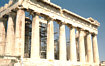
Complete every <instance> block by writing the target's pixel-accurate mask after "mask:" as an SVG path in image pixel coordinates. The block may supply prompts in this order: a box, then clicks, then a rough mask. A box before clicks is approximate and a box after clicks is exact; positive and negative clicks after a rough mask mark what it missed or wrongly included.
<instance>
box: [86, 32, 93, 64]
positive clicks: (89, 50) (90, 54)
mask: <svg viewBox="0 0 105 66" xmlns="http://www.w3.org/2000/svg"><path fill="white" fill-rule="evenodd" d="M87 61H88V62H90V63H92V62H93V50H92V41H91V33H88V34H87Z"/></svg>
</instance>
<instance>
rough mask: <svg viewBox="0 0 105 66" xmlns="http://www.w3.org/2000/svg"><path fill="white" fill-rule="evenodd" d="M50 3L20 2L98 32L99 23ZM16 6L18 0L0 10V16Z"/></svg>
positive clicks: (58, 18)
mask: <svg viewBox="0 0 105 66" xmlns="http://www.w3.org/2000/svg"><path fill="white" fill-rule="evenodd" d="M48 3H50V2H48ZM52 4H53V3H50V4H47V5H46V4H45V3H43V1H41V2H37V1H36V0H34V2H31V1H30V0H29V1H28V0H27V1H26V0H25V1H24V2H23V3H22V6H23V8H25V9H30V10H33V11H34V12H37V13H40V14H42V15H45V16H48V17H50V18H52V19H54V20H59V21H61V22H63V23H65V24H70V25H72V26H74V27H79V28H82V29H83V30H86V31H89V32H91V33H95V34H98V30H97V28H98V26H99V24H94V23H92V22H90V21H89V20H88V19H85V18H83V17H81V16H79V15H77V14H75V13H72V12H69V11H68V10H66V9H60V7H58V6H57V5H56V6H55V5H54V4H53V5H52ZM52 6H53V7H52ZM18 7H19V4H18V2H15V3H14V4H13V5H12V6H10V7H8V8H7V9H5V10H3V11H2V12H0V18H2V17H3V16H4V15H5V14H9V13H10V12H11V11H12V10H13V9H16V8H18ZM57 8H58V9H57Z"/></svg>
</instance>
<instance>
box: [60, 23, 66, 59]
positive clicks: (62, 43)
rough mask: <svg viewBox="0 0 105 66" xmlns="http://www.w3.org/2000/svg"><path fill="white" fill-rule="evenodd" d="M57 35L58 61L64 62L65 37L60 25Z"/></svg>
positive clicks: (62, 25)
mask: <svg viewBox="0 0 105 66" xmlns="http://www.w3.org/2000/svg"><path fill="white" fill-rule="evenodd" d="M59 31H60V34H59V59H60V60H66V36H65V25H64V24H60V29H59Z"/></svg>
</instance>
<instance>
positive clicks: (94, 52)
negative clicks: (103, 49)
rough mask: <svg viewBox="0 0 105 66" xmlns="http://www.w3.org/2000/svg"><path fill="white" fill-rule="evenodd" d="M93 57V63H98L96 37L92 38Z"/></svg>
mask: <svg viewBox="0 0 105 66" xmlns="http://www.w3.org/2000/svg"><path fill="white" fill-rule="evenodd" d="M93 57H94V62H95V63H99V53H98V43H97V36H96V35H94V36H93Z"/></svg>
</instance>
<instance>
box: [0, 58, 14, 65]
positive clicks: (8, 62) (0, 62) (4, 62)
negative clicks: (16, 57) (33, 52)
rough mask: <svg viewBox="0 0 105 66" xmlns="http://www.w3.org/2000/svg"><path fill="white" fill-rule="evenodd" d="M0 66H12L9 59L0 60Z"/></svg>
mask: <svg viewBox="0 0 105 66" xmlns="http://www.w3.org/2000/svg"><path fill="white" fill-rule="evenodd" d="M0 66H13V63H12V62H11V59H0Z"/></svg>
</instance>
